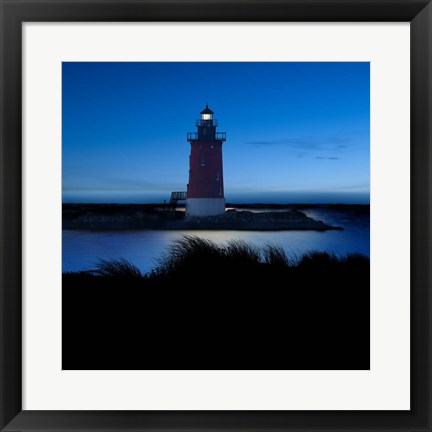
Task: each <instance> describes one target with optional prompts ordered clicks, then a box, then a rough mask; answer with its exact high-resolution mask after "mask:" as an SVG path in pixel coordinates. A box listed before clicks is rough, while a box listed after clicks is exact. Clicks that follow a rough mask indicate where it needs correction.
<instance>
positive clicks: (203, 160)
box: [201, 157, 206, 166]
mask: <svg viewBox="0 0 432 432" xmlns="http://www.w3.org/2000/svg"><path fill="white" fill-rule="evenodd" d="M205 163H206V160H205V158H204V157H202V158H201V166H205Z"/></svg>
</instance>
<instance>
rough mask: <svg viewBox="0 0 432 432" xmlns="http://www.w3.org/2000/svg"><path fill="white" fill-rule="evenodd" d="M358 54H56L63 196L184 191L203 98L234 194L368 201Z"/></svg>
mask: <svg viewBox="0 0 432 432" xmlns="http://www.w3.org/2000/svg"><path fill="white" fill-rule="evenodd" d="M369 89H370V85H369V63H63V100H62V104H63V202H94V203H102V202H105V203H114V202H118V203H128V202H129V203H139V202H142V203H151V202H158V203H160V202H163V200H164V199H166V200H168V199H169V196H170V194H171V191H175V190H176V191H177V190H179V191H182V190H186V183H187V179H188V170H189V168H188V157H189V143H188V142H187V141H186V133H187V132H193V131H195V120H196V119H197V118H199V112H200V111H201V110H202V109H203V108H204V106H205V104H206V103H208V104H209V107H210V108H211V109H212V110H213V111H214V112H215V118H216V119H218V120H219V128H218V130H219V131H226V132H227V141H226V143H225V144H224V176H225V196H226V200H227V202H235V203H248V202H249V203H257V202H262V203H271V202H274V203H369V184H370V183H369V161H370V158H369V132H370V127H369V123H370V122H369V115H370V98H369Z"/></svg>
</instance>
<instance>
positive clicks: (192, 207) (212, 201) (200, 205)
mask: <svg viewBox="0 0 432 432" xmlns="http://www.w3.org/2000/svg"><path fill="white" fill-rule="evenodd" d="M224 213H225V198H188V199H187V200H186V216H187V217H188V216H198V217H203V216H215V215H220V214H224Z"/></svg>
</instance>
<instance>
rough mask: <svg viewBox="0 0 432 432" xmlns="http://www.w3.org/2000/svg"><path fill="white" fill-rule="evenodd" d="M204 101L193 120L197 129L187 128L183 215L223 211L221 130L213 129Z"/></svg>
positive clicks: (224, 135) (222, 134)
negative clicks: (203, 107)
mask: <svg viewBox="0 0 432 432" xmlns="http://www.w3.org/2000/svg"><path fill="white" fill-rule="evenodd" d="M213 114H214V113H213V111H212V110H211V109H210V108H209V107H208V105H206V107H205V109H204V110H203V111H201V118H200V119H199V120H197V121H196V126H197V132H188V135H187V139H188V141H189V142H190V144H191V153H190V156H189V183H188V185H187V196H186V215H188V216H211V215H218V214H223V213H224V212H225V197H224V185H223V170H222V143H223V142H224V141H225V140H226V133H225V132H216V127H217V120H214V119H213Z"/></svg>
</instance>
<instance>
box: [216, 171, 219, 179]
mask: <svg viewBox="0 0 432 432" xmlns="http://www.w3.org/2000/svg"><path fill="white" fill-rule="evenodd" d="M216 180H217V181H219V171H218V172H217V173H216Z"/></svg>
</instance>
